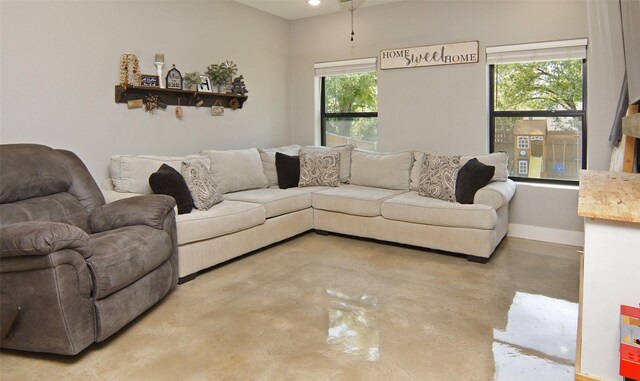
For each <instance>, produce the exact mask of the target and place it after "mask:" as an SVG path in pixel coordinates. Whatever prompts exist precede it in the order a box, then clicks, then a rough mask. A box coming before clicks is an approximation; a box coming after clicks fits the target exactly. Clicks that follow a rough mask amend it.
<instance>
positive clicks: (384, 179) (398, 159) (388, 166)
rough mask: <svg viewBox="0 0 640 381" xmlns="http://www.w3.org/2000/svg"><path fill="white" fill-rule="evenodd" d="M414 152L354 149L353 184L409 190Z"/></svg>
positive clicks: (352, 159)
mask: <svg viewBox="0 0 640 381" xmlns="http://www.w3.org/2000/svg"><path fill="white" fill-rule="evenodd" d="M412 162H413V152H411V151H404V152H374V151H365V150H360V149H354V150H353V152H352V153H351V184H353V185H364V186H368V187H377V188H385V189H399V190H409V175H410V170H411V163H412Z"/></svg>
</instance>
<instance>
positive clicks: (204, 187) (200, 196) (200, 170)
mask: <svg viewBox="0 0 640 381" xmlns="http://www.w3.org/2000/svg"><path fill="white" fill-rule="evenodd" d="M180 172H181V174H182V177H184V181H185V182H186V183H187V188H189V192H191V197H192V198H193V206H195V207H196V209H200V210H207V209H209V208H211V207H212V206H214V205H215V204H218V203H220V202H222V195H221V194H220V192H218V188H217V187H216V184H215V183H214V181H213V178H212V177H211V174H210V173H209V171H208V170H207V167H206V166H205V165H204V164H202V162H200V161H183V162H182V168H181V171H180Z"/></svg>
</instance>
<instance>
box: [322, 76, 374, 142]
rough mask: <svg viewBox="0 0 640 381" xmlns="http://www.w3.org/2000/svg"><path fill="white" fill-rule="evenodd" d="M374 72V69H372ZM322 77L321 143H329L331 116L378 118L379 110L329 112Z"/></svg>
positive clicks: (323, 77) (323, 78)
mask: <svg viewBox="0 0 640 381" xmlns="http://www.w3.org/2000/svg"><path fill="white" fill-rule="evenodd" d="M372 72H373V71H372ZM326 77H327V76H326V75H323V76H322V77H320V145H322V146H326V144H327V137H326V135H327V119H329V118H377V117H378V112H377V111H375V112H333V113H332V112H327V110H326V101H325V98H326V97H325V95H326V94H325V78H326Z"/></svg>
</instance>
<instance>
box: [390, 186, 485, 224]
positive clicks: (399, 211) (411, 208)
mask: <svg viewBox="0 0 640 381" xmlns="http://www.w3.org/2000/svg"><path fill="white" fill-rule="evenodd" d="M381 214H382V217H384V218H387V219H389V220H396V221H404V222H413V223H417V224H424V225H436V226H450V227H457V228H471V229H484V230H491V229H494V228H495V226H496V223H497V221H498V216H497V214H496V210H495V209H494V208H492V207H491V206H489V205H483V204H458V203H454V202H449V201H443V200H439V199H436V198H431V197H423V196H420V195H418V193H417V192H413V191H412V192H409V193H405V194H401V195H399V196H395V197H392V198H389V199H387V200H385V201H384V202H383V203H382V208H381Z"/></svg>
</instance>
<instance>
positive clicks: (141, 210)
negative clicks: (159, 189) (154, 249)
mask: <svg viewBox="0 0 640 381" xmlns="http://www.w3.org/2000/svg"><path fill="white" fill-rule="evenodd" d="M175 206H176V201H175V200H174V199H173V197H171V196H165V195H160V194H153V195H143V196H137V197H130V198H125V199H122V200H117V201H114V202H112V203H109V204H105V205H103V206H101V207H99V208H98V209H96V210H95V211H94V212H93V213H91V215H90V216H89V225H90V226H91V231H92V232H93V233H99V232H103V231H107V230H113V229H118V228H121V227H125V226H133V225H147V226H151V227H153V228H156V229H163V226H164V221H165V218H166V217H167V215H168V214H169V212H171V210H173V208H174V207H175Z"/></svg>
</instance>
